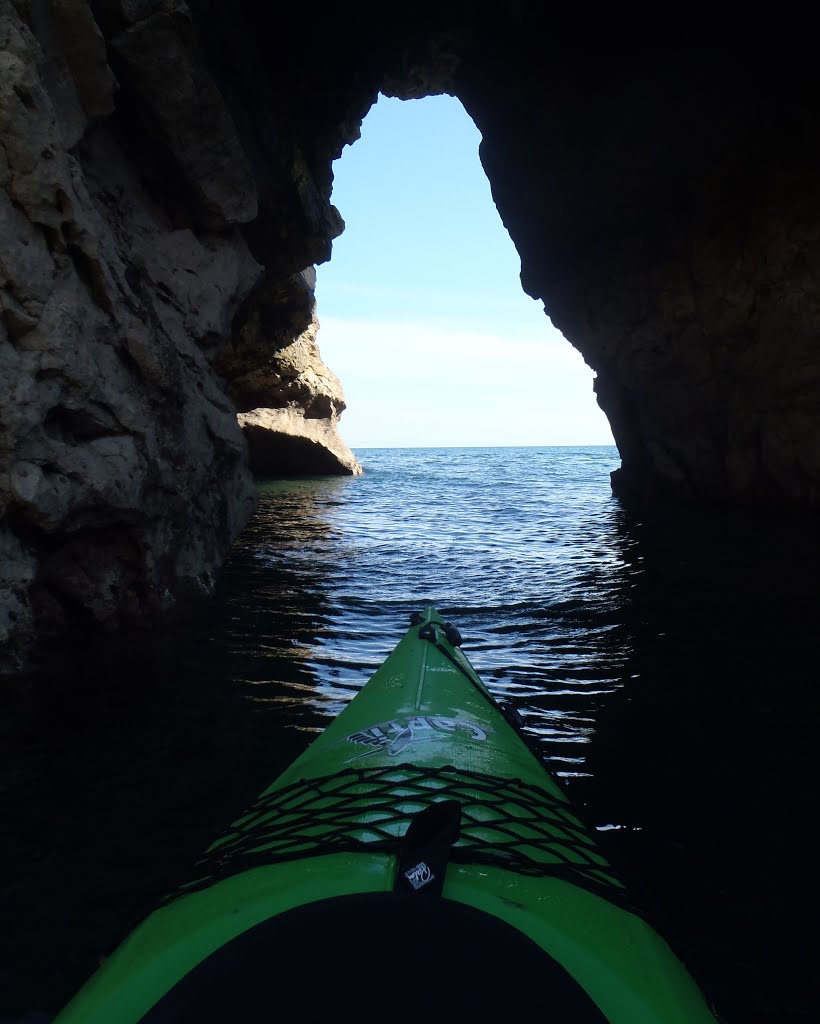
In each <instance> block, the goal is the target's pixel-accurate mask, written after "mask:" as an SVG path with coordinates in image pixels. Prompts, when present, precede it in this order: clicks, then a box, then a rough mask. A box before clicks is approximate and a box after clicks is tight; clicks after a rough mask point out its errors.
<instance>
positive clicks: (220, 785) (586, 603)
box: [0, 447, 820, 1024]
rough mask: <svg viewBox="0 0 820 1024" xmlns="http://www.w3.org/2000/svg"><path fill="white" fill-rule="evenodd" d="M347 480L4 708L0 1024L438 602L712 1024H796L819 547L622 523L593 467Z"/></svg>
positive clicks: (732, 526)
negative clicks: (177, 621) (186, 612)
mask: <svg viewBox="0 0 820 1024" xmlns="http://www.w3.org/2000/svg"><path fill="white" fill-rule="evenodd" d="M357 454H358V455H359V457H360V459H361V461H362V463H363V464H364V466H365V470H366V472H365V475H364V476H363V477H360V478H356V479H353V478H350V479H348V478H344V479H341V478H334V479H328V478H322V479H309V480H296V481H275V482H270V483H266V484H263V485H261V487H260V506H259V510H258V513H257V515H256V517H255V519H254V521H253V523H252V524H251V525H250V526H249V527H248V529H247V530H246V531H245V533H244V534H243V536H242V537H241V538H240V541H239V542H238V544H237V546H236V549H235V551H234V554H233V556H232V558H231V560H230V562H229V563H228V565H227V566H226V568H225V571H224V573H223V576H222V579H221V582H220V585H219V590H218V593H217V595H216V597H215V598H214V600H213V601H212V602H211V603H210V604H209V606H208V607H207V608H206V609H204V610H203V613H202V615H201V616H199V618H198V619H197V620H196V621H194V622H192V623H188V624H181V625H179V626H177V627H175V628H173V629H168V630H164V631H161V632H159V633H156V634H152V635H147V634H142V635H137V636H132V637H126V638H111V639H109V640H99V639H98V640H94V641H91V640H89V639H82V640H80V641H78V643H77V645H76V646H75V647H74V648H73V649H72V650H70V651H66V652H65V656H64V658H63V662H62V666H61V668H60V669H59V670H58V671H54V672H51V673H49V674H48V675H46V676H41V677H38V678H36V679H30V680H20V681H18V682H17V683H15V684H14V685H11V686H9V687H8V688H7V692H6V713H5V714H4V716H3V718H2V724H0V758H2V765H0V778H2V780H3V792H2V798H3V806H4V821H5V823H6V825H7V826H8V829H7V834H8V836H10V837H11V838H10V840H9V841H7V842H6V843H5V844H4V846H3V848H2V851H0V868H1V869H2V871H0V917H2V919H3V920H4V921H6V922H8V924H7V926H6V928H4V929H3V931H2V934H0V1020H5V1019H9V1020H15V1021H20V1020H29V1021H31V1022H34V1021H35V1020H48V1019H50V1016H51V1015H53V1012H54V1011H55V1010H56V1009H57V1008H58V1007H59V1006H60V1005H61V1004H62V1002H64V1001H65V999H66V998H68V996H69V995H70V994H71V993H72V992H73V990H74V989H75V988H76V987H77V986H78V985H79V984H80V983H81V982H82V980H83V979H84V977H85V976H86V975H87V974H88V973H90V971H91V970H93V967H94V965H95V964H96V962H97V960H98V958H99V957H100V956H101V955H104V954H105V953H106V952H107V951H109V950H110V949H111V948H112V947H113V946H114V945H115V944H116V943H117V942H118V941H119V939H120V938H121V937H122V935H123V934H124V932H126V931H127V930H128V928H129V927H130V924H131V922H132V921H133V920H135V919H137V918H138V917H139V916H140V915H141V914H142V913H144V912H145V911H146V910H148V909H150V907H151V906H152V905H154V903H155V902H156V900H157V899H158V898H159V896H161V894H162V893H164V892H165V891H167V890H168V889H170V888H172V887H173V885H174V884H175V883H176V882H177V881H178V880H179V879H180V878H184V877H185V875H186V872H187V871H188V869H189V866H190V864H191V863H192V861H193V859H194V858H195V857H196V855H197V854H198V853H199V852H200V851H201V850H202V849H203V848H204V847H205V846H206V845H207V844H208V842H209V841H210V839H211V838H212V837H213V835H214V834H216V833H217V832H218V831H219V830H220V828H221V826H222V825H224V823H225V822H226V821H229V820H230V819H231V818H232V817H234V816H235V815H236V814H237V812H238V811H239V810H241V808H242V807H243V805H245V804H246V803H247V802H249V801H250V800H251V799H252V798H253V797H254V796H255V795H256V793H257V792H259V791H260V790H261V789H262V788H264V786H265V785H267V783H268V782H269V781H270V780H271V778H273V777H274V776H275V775H276V774H277V773H278V772H279V771H280V770H281V769H282V768H283V767H284V766H285V765H286V764H288V763H289V762H290V761H291V760H292V759H293V757H294V756H295V755H296V754H297V753H298V752H299V751H300V750H302V749H303V748H304V746H305V745H306V744H307V742H309V740H310V738H311V736H312V735H314V734H315V733H316V732H317V731H319V730H321V729H322V728H323V727H324V725H325V724H326V723H327V722H328V721H329V719H330V718H331V717H332V716H334V715H336V714H337V713H338V711H339V710H340V709H341V708H342V707H343V706H344V704H345V703H346V702H347V701H349V700H350V699H351V697H352V696H353V695H354V694H355V692H356V691H357V689H358V688H359V687H360V686H361V685H362V684H363V683H364V682H365V681H366V679H367V678H368V676H369V674H370V673H371V672H372V670H373V669H374V668H375V667H376V666H377V665H378V664H379V663H380V662H381V661H382V659H383V658H384V657H385V655H386V654H387V653H388V652H389V650H390V649H391V648H392V647H393V646H394V644H395V643H396V641H397V640H398V639H399V637H400V636H401V634H402V632H403V631H404V629H405V628H406V625H407V620H408V616H409V614H410V612H412V611H414V610H416V609H417V608H419V607H421V606H423V605H424V604H426V603H428V602H432V603H435V604H437V605H438V607H439V608H440V609H441V610H442V611H443V612H444V613H445V614H446V615H447V617H449V618H451V619H452V620H453V621H454V622H455V623H456V624H457V625H458V626H459V628H460V630H461V632H462V633H463V635H464V637H465V645H464V648H465V651H466V652H467V654H468V656H469V657H470V659H471V660H472V661H473V663H474V664H475V666H476V667H477V669H478V670H479V671H480V672H481V673H482V675H483V677H484V679H485V680H486V681H487V683H488V685H489V686H490V688H491V689H492V690H493V691H494V692H495V693H497V694H499V695H501V696H504V697H508V698H510V699H512V700H514V701H515V703H516V704H517V706H518V708H519V710H520V712H521V714H522V717H523V719H524V722H525V726H526V728H527V729H528V731H529V732H530V734H531V736H532V737H533V739H534V740H535V741H536V743H537V744H538V747H539V749H540V750H541V752H542V755H543V757H544V758H545V760H546V762H547V763H548V765H549V766H550V768H551V769H552V770H553V771H554V772H556V773H557V774H558V775H560V776H561V777H563V778H564V780H565V782H566V785H567V786H568V788H569V791H570V796H571V798H572V799H573V801H574V802H575V803H576V804H577V806H579V807H580V808H581V810H582V812H583V813H584V815H585V816H586V818H587V820H588V821H589V822H590V823H591V825H592V826H593V827H595V828H596V829H597V830H598V834H599V837H600V840H601V843H602V844H603V845H604V846H605V848H606V851H607V853H608V854H609V856H610V857H611V859H612V860H613V862H614V863H615V864H616V866H617V868H618V870H619V871H620V872H621V874H623V875H624V876H626V879H627V881H628V882H629V884H630V886H631V887H632V889H633V891H634V893H635V894H636V896H637V898H638V900H639V901H640V902H641V903H642V904H643V905H644V906H645V907H646V908H647V910H648V912H649V915H650V917H651V918H652V920H653V921H655V922H656V923H657V924H658V925H659V927H660V929H661V930H662V931H663V933H664V934H665V935H666V936H667V938H668V939H669V940H670V942H671V944H672V945H673V948H674V949H675V950H676V952H678V954H679V955H681V956H682V957H683V958H684V959H685V960H686V962H687V963H688V964H689V966H690V968H691V969H692V971H693V973H694V974H695V975H696V977H697V979H698V981H699V982H700V983H701V985H702V986H703V988H704V989H705V991H706V992H707V995H708V996H709V998H710V999H711V1000H713V1001H714V1002H715V1003H716V1005H717V1007H718V1009H719V1010H720V1012H721V1014H722V1016H723V1017H724V1018H725V1020H726V1021H727V1022H729V1024H752V1022H765V1024H796V1022H798V1021H806V1020H808V1019H814V1016H815V1011H816V1006H817V1005H818V992H817V981H816V971H815V968H814V963H813V957H812V950H813V948H814V946H815V943H810V942H807V941H806V939H805V935H806V921H807V919H810V920H813V919H814V914H813V910H814V907H813V905H812V902H811V901H812V899H813V898H815V899H816V894H817V886H816V882H815V881H814V874H815V869H814V863H813V847H812V846H811V844H810V843H809V838H808V820H809V819H810V813H809V812H808V808H810V807H811V806H812V805H813V801H814V799H815V797H814V787H815V782H816V778H817V769H816V764H815V762H816V752H815V742H816V741H815V737H816V727H817V709H818V697H817V694H816V687H815V682H816V678H817V670H816V656H817V649H816V647H817V642H816V622H817V618H818V612H820V607H818V604H820V602H819V601H818V587H817V583H816V580H817V579H818V578H820V572H818V570H820V542H819V541H818V531H817V530H816V525H815V523H814V522H813V521H807V520H800V519H794V518H791V519H788V520H786V519H783V518H781V517H775V516H773V515H765V516H764V515H757V516H753V515H746V516H739V515H734V514H732V513H730V512H712V513H709V514H704V513H701V514H695V513H694V512H692V511H688V510H685V509H684V510H677V511H676V510H672V509H666V510H660V511H659V512H656V513H654V514H652V515H651V516H650V515H647V514H644V515H643V516H638V515H636V514H635V513H634V512H632V513H631V512H630V511H629V510H627V509H626V508H624V507H623V506H622V505H621V503H620V502H619V501H618V500H616V499H615V498H613V496H612V494H611V491H610V488H609V473H610V471H611V470H612V469H614V468H615V467H616V466H617V465H618V463H619V460H618V457H617V452H616V451H615V449H614V448H608V447H601V448H542V449H539V448H524V449H520V448H519V449H414V450H413V449H402V450H363V451H359V452H357ZM317 975H318V976H320V975H321V965H317ZM533 983H534V984H537V980H533Z"/></svg>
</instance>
